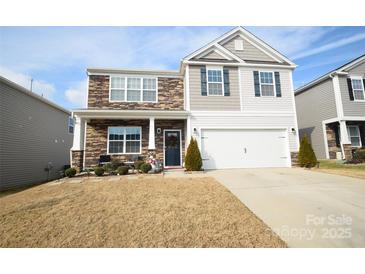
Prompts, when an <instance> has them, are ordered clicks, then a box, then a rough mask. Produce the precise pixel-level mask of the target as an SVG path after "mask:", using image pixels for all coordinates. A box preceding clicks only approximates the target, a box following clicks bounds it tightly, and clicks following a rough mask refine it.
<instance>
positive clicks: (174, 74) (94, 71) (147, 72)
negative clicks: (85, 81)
mask: <svg viewBox="0 0 365 274" xmlns="http://www.w3.org/2000/svg"><path fill="white" fill-rule="evenodd" d="M86 73H87V75H110V74H113V75H133V76H136V75H138V76H149V77H151V76H155V77H171V78H181V77H182V75H181V73H180V72H179V71H172V70H152V69H139V70H134V69H109V68H88V69H87V70H86Z"/></svg>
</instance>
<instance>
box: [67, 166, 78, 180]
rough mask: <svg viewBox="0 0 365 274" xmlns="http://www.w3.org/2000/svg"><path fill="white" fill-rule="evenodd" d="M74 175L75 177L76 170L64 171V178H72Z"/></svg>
mask: <svg viewBox="0 0 365 274" xmlns="http://www.w3.org/2000/svg"><path fill="white" fill-rule="evenodd" d="M75 175H76V169H74V168H73V167H71V168H68V169H66V170H65V176H67V177H68V178H71V177H74V176H75Z"/></svg>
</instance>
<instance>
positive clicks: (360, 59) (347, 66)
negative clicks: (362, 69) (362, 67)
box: [336, 55, 365, 72]
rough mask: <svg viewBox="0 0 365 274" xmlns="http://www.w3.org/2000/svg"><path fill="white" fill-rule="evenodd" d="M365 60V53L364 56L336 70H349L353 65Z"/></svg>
mask: <svg viewBox="0 0 365 274" xmlns="http://www.w3.org/2000/svg"><path fill="white" fill-rule="evenodd" d="M363 61H365V55H364V56H362V57H360V58H358V59H356V60H354V61H353V62H351V63H349V64H347V65H345V66H343V67H341V68H340V69H338V70H337V71H336V72H343V71H344V70H348V69H350V68H352V67H355V66H357V65H358V64H359V63H361V62H363Z"/></svg>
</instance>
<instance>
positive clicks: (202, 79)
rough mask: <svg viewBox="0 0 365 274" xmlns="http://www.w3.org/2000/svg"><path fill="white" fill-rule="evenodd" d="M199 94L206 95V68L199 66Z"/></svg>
mask: <svg viewBox="0 0 365 274" xmlns="http://www.w3.org/2000/svg"><path fill="white" fill-rule="evenodd" d="M200 82H201V95H202V96H207V69H206V68H205V66H204V67H202V68H200Z"/></svg>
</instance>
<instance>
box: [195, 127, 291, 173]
mask: <svg viewBox="0 0 365 274" xmlns="http://www.w3.org/2000/svg"><path fill="white" fill-rule="evenodd" d="M201 150H202V158H203V166H204V168H205V169H221V168H255V167H288V166H290V158H289V145H288V137H287V132H286V130H281V129H202V131H201Z"/></svg>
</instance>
